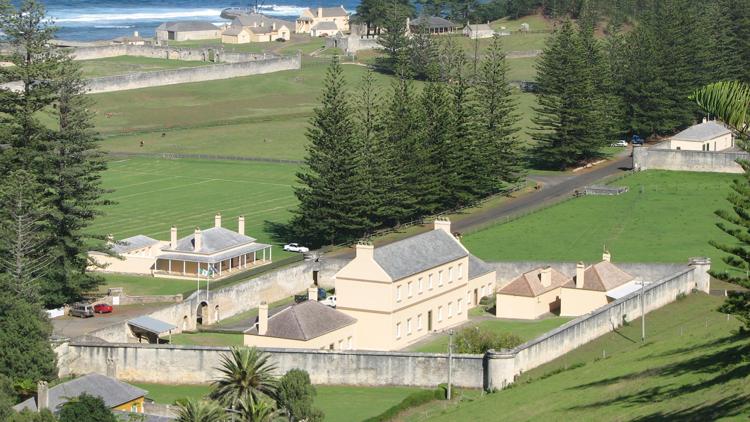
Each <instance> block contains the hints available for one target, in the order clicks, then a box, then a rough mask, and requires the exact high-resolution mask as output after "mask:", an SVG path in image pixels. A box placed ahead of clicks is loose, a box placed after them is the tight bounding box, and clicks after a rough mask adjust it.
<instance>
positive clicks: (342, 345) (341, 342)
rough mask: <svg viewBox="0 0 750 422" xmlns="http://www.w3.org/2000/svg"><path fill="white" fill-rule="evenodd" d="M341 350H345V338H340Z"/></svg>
mask: <svg viewBox="0 0 750 422" xmlns="http://www.w3.org/2000/svg"><path fill="white" fill-rule="evenodd" d="M339 350H344V339H343V338H342V339H341V340H339Z"/></svg>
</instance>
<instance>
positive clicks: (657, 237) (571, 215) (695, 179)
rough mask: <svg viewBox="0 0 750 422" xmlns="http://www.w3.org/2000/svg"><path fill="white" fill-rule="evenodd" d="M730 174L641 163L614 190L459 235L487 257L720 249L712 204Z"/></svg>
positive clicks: (654, 255)
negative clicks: (618, 191)
mask: <svg viewBox="0 0 750 422" xmlns="http://www.w3.org/2000/svg"><path fill="white" fill-rule="evenodd" d="M734 177H736V176H733V175H729V174H716V173H689V172H671V171H646V172H641V173H636V174H634V175H631V176H628V177H625V178H623V179H620V180H617V181H615V182H614V183H613V184H614V185H617V186H628V187H629V188H630V191H629V192H628V193H626V194H623V195H619V196H587V197H582V198H576V199H571V200H569V201H566V202H564V203H562V204H559V205H555V206H552V207H549V208H547V209H544V210H542V211H539V212H536V213H534V214H531V215H528V216H525V217H522V218H519V219H517V220H514V221H511V222H508V223H505V224H497V225H495V226H491V227H489V228H487V229H484V230H481V231H478V232H475V233H471V234H468V235H465V236H464V243H465V245H466V246H467V247H468V248H469V250H471V251H472V252H473V253H475V254H477V255H478V256H479V257H481V258H483V259H486V260H490V261H512V260H549V261H578V260H584V261H588V262H590V261H593V260H596V259H599V257H600V254H601V250H602V248H603V247H604V246H605V245H606V247H607V248H608V249H609V250H610V251H611V252H612V255H613V259H614V261H615V262H617V261H625V262H687V259H688V258H689V257H691V256H709V257H711V258H712V259H713V262H714V265H715V266H716V265H719V264H720V261H719V254H718V253H717V251H716V250H715V249H714V248H712V247H711V246H709V244H708V240H709V239H717V240H724V239H726V237H725V235H723V233H721V232H720V231H719V230H718V229H717V228H716V227H714V223H715V222H716V217H715V216H714V215H713V212H714V211H715V210H717V209H719V208H726V207H727V202H726V200H725V198H726V195H727V193H728V192H729V183H730V181H731V180H732V179H733V178H734Z"/></svg>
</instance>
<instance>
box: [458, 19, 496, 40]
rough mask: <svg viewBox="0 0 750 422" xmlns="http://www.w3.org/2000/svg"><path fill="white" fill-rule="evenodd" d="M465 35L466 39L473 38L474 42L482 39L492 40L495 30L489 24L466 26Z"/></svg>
mask: <svg viewBox="0 0 750 422" xmlns="http://www.w3.org/2000/svg"><path fill="white" fill-rule="evenodd" d="M462 32H463V34H464V36H466V37H469V38H471V39H472V40H478V39H482V38H492V36H493V35H495V30H493V29H492V28H491V27H490V25H489V24H487V23H480V24H476V25H466V26H464V29H463V31H462Z"/></svg>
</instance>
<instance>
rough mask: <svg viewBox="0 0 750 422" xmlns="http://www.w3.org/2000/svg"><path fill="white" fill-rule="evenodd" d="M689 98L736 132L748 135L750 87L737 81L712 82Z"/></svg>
mask: <svg viewBox="0 0 750 422" xmlns="http://www.w3.org/2000/svg"><path fill="white" fill-rule="evenodd" d="M691 98H692V99H693V100H695V102H697V103H698V105H699V106H700V107H701V108H702V109H703V110H705V111H706V112H707V113H709V114H711V115H714V116H716V117H718V118H719V119H721V120H722V121H723V122H724V123H726V124H727V125H729V126H731V127H732V128H734V129H735V130H736V131H737V132H739V133H741V134H747V133H748V129H750V128H748V125H749V124H750V85H748V84H745V83H742V82H738V81H723V82H714V83H712V84H708V85H706V86H704V87H703V88H700V89H698V90H696V91H695V92H693V94H692V95H691Z"/></svg>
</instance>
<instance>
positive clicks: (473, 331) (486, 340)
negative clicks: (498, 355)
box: [454, 327, 523, 354]
mask: <svg viewBox="0 0 750 422" xmlns="http://www.w3.org/2000/svg"><path fill="white" fill-rule="evenodd" d="M521 343H523V340H522V339H521V337H519V336H517V335H515V334H510V333H494V332H492V331H488V330H484V329H481V328H479V327H473V328H464V329H463V330H461V331H459V332H458V334H457V335H456V341H455V349H454V350H455V351H456V353H472V354H477V353H484V352H486V351H488V350H490V349H495V350H500V349H512V348H514V347H516V346H518V345H519V344H521Z"/></svg>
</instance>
